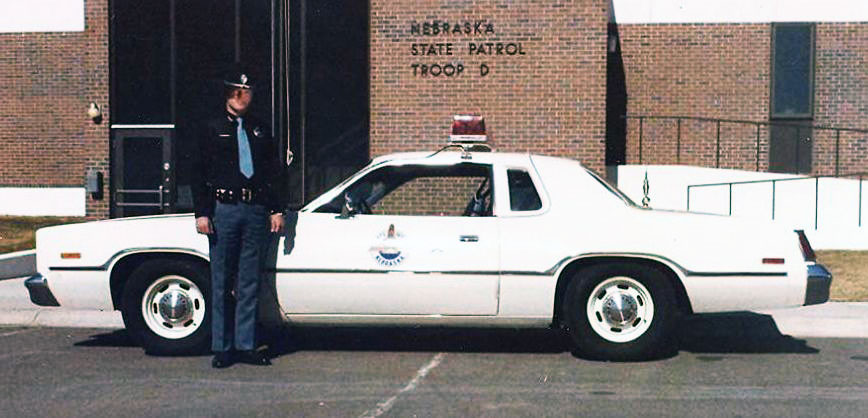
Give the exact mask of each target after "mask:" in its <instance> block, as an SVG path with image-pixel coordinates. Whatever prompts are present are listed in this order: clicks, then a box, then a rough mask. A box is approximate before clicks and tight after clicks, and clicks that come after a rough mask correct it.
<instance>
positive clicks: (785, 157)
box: [769, 124, 814, 173]
mask: <svg viewBox="0 0 868 418" xmlns="http://www.w3.org/2000/svg"><path fill="white" fill-rule="evenodd" d="M769 132H770V135H771V141H770V143H769V171H773V172H776V173H810V172H811V163H812V159H813V157H812V156H813V150H814V146H813V139H812V137H813V129H811V127H810V126H797V125H789V124H787V125H784V124H774V125H771V127H770V129H769Z"/></svg>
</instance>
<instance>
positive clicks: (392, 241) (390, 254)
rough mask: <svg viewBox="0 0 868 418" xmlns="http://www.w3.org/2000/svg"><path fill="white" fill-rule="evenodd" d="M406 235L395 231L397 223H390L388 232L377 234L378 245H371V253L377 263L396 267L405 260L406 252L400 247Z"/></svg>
mask: <svg viewBox="0 0 868 418" xmlns="http://www.w3.org/2000/svg"><path fill="white" fill-rule="evenodd" d="M403 238H404V235H403V234H401V233H399V232H396V231H395V225H394V224H393V225H389V229H388V230H387V231H386V232H381V233H379V234H378V235H377V240H378V241H379V244H378V245H374V246H373V247H371V249H370V251H371V255H372V256H373V257H374V260H375V261H376V262H377V264H379V265H381V266H383V267H395V266H397V265H399V264H401V262H403V261H404V253H403V251H401V249H400V248H399V246H400V243H401V240H402V239H403Z"/></svg>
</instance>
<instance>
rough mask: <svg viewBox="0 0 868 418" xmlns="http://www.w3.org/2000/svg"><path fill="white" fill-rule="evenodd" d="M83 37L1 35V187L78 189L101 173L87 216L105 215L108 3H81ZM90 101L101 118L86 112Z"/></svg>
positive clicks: (72, 34)
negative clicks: (92, 173)
mask: <svg viewBox="0 0 868 418" xmlns="http://www.w3.org/2000/svg"><path fill="white" fill-rule="evenodd" d="M85 7H86V11H85V31H84V32H55V33H3V34H0V85H2V86H3V89H4V94H3V95H2V96H0V126H2V127H3V129H0V155H2V158H3V163H2V164H0V187H3V186H15V187H22V186H43V187H45V186H75V187H83V185H84V177H85V173H86V172H87V170H89V169H97V170H99V171H102V172H103V174H104V176H105V177H104V178H105V188H104V191H103V199H102V200H99V201H96V200H93V199H90V198H88V202H87V215H88V216H92V217H107V216H108V178H109V176H108V168H109V160H108V158H109V157H108V156H109V151H108V148H109V143H108V138H109V131H108V123H107V121H108V110H109V103H108V94H109V85H108V35H109V33H108V32H109V31H108V17H107V16H108V1H107V0H87V1H86V2H85ZM91 101H93V102H96V103H98V104H100V106H102V108H103V113H104V117H103V119H104V121H103V123H102V124H99V125H97V124H94V123H93V122H92V121H91V120H89V119H88V118H87V116H86V115H85V111H86V109H87V104H88V103H90V102H91Z"/></svg>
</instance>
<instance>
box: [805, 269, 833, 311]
mask: <svg viewBox="0 0 868 418" xmlns="http://www.w3.org/2000/svg"><path fill="white" fill-rule="evenodd" d="M831 286H832V273H829V270H826V267H824V266H823V265H822V264H810V265H808V287H807V289H806V291H805V305H817V304H820V303H824V302H827V301H828V300H829V288H830V287H831Z"/></svg>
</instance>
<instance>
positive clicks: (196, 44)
mask: <svg viewBox="0 0 868 418" xmlns="http://www.w3.org/2000/svg"><path fill="white" fill-rule="evenodd" d="M18 3H21V4H22V5H13V6H4V7H7V8H15V10H13V11H12V12H13V13H6V14H5V15H3V16H4V17H0V82H2V83H3V85H4V86H7V90H6V91H7V94H6V95H4V96H3V97H2V98H0V120H2V121H3V126H4V128H5V129H3V130H2V131H0V155H2V156H3V164H2V165H0V213H15V214H57V215H59V214H70V215H72V214H78V215H84V214H87V215H88V216H92V217H107V216H130V215H135V214H146V213H156V212H161V211H185V210H188V209H189V207H190V203H191V202H190V197H189V185H188V184H187V183H188V178H189V170H190V167H189V164H188V162H189V148H188V144H189V143H190V141H191V137H192V135H193V134H194V130H193V128H192V127H191V123H190V122H191V121H194V120H196V119H197V118H200V117H201V116H202V114H203V112H204V111H205V110H206V109H209V108H214V107H215V106H218V105H219V97H218V96H219V94H215V92H219V74H220V68H221V66H222V65H224V64H226V63H229V62H232V61H234V60H243V61H245V62H248V63H250V64H251V65H253V66H254V68H256V69H257V71H258V73H257V74H255V76H256V78H257V79H259V80H261V82H260V86H261V87H260V89H259V90H258V92H257V96H256V100H257V103H256V108H257V109H258V111H259V112H260V117H261V118H263V119H265V120H267V121H270V123H271V125H272V126H273V127H274V131H275V132H276V133H277V135H278V136H279V137H281V138H282V144H281V148H282V150H283V149H285V148H286V147H287V146H289V147H290V148H291V149H292V150H293V151H294V152H295V154H296V160H295V162H294V163H293V164H292V165H291V166H290V168H289V169H288V170H287V176H288V179H289V182H288V190H287V193H289V194H290V195H291V196H292V200H293V203H294V204H295V205H300V204H302V203H303V202H305V201H308V200H310V199H311V198H312V197H314V196H315V195H316V194H317V193H318V192H320V191H322V190H323V189H324V188H326V187H328V186H329V185H331V184H334V183H335V182H336V181H338V180H339V179H340V178H341V177H342V176H344V175H346V174H347V173H348V172H351V171H353V170H355V169H356V168H358V167H359V166H361V165H363V164H364V163H366V162H367V160H368V159H369V158H370V157H371V156H374V155H380V154H384V153H388V152H394V151H408V150H420V149H433V148H437V147H439V146H440V145H442V144H443V143H444V141H445V139H446V137H447V134H448V132H447V130H448V126H449V122H450V119H451V116H452V115H453V114H456V113H479V114H482V115H484V116H485V118H486V121H487V125H488V128H489V135H490V138H491V140H492V143H493V145H494V146H495V147H496V148H497V149H498V150H505V151H531V152H537V153H544V154H551V155H561V156H568V157H572V158H577V159H579V160H581V161H582V162H583V163H584V164H585V165H587V166H589V167H591V168H593V169H595V170H598V171H603V170H604V169H605V168H606V166H613V165H618V164H637V163H654V164H692V165H702V166H712V167H714V166H720V167H731V168H745V169H751V170H754V169H758V170H775V171H792V172H796V171H800V172H815V173H831V172H841V173H846V172H855V171H865V170H864V169H863V168H862V166H864V162H865V161H866V157H868V155H866V153H868V141H866V134H865V133H864V132H862V131H859V130H833V129H823V128H825V127H834V128H868V121H866V120H865V118H866V116H865V115H866V114H868V112H866V110H868V109H866V108H868V67H866V65H865V61H866V59H868V24H866V23H864V22H865V21H868V7H866V6H860V5H856V6H854V5H852V4H850V3H851V2H846V1H843V0H829V1H827V2H824V3H823V4H822V5H819V4H817V5H811V4H800V5H797V6H793V5H791V4H790V3H792V2H786V1H783V0H778V1H772V2H760V4H754V3H755V2H750V1H746V0H744V1H742V0H738V1H735V3H737V4H736V5H735V6H733V1H704V2H696V1H687V0H647V1H636V0H612V1H610V0H573V1H569V0H563V1H550V2H540V1H533V0H521V1H505V0H359V1H352V2H319V1H317V2H313V1H308V0H210V1H205V0H201V1H180V0H160V1H155V2H148V3H147V6H144V5H142V2H137V1H133V0H112V1H109V0H63V1H62V0H36V1H32V2H29V3H27V4H26V6H25V5H23V2H18ZM799 3H801V2H799ZM9 16H15V18H14V19H13V18H12V17H9ZM22 16H23V18H22ZM58 16H60V18H58ZM90 103H93V104H95V105H98V106H99V109H100V111H101V116H100V117H98V118H96V119H91V118H90V117H89V116H87V114H86V111H87V109H88V105H89V104H90ZM676 117H680V118H676ZM718 132H719V133H718ZM808 138H810V140H809V139H808ZM282 150H281V152H282ZM88 174H90V176H88ZM98 174H102V178H103V180H104V181H103V183H102V184H101V185H99V183H98V182H96V181H92V182H91V186H101V187H99V190H94V189H92V188H91V189H86V188H85V186H86V185H87V181H86V180H87V179H88V177H89V178H90V179H91V180H95V179H98Z"/></svg>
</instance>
